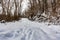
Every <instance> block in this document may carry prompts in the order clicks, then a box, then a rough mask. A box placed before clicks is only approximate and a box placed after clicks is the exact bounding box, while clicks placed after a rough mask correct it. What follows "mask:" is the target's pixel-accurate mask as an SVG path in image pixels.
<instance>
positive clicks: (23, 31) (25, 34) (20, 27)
mask: <svg viewBox="0 0 60 40" xmlns="http://www.w3.org/2000/svg"><path fill="white" fill-rule="evenodd" d="M0 40H60V26H59V25H47V23H38V22H32V21H29V20H28V19H26V18H22V19H21V20H19V21H16V22H9V23H0Z"/></svg>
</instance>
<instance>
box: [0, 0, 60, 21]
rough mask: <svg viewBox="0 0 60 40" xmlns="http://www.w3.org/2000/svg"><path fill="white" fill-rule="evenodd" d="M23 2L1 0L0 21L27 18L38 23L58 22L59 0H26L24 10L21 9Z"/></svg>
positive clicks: (20, 0) (59, 14)
mask: <svg viewBox="0 0 60 40" xmlns="http://www.w3.org/2000/svg"><path fill="white" fill-rule="evenodd" d="M23 1H24V0H1V2H0V7H1V8H2V9H1V10H2V11H1V12H0V21H2V20H5V21H14V20H19V19H21V18H28V19H29V20H32V21H39V22H60V0H26V1H27V4H26V5H27V8H25V10H23V9H22V7H23ZM23 8H24V7H23Z"/></svg>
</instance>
